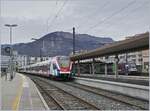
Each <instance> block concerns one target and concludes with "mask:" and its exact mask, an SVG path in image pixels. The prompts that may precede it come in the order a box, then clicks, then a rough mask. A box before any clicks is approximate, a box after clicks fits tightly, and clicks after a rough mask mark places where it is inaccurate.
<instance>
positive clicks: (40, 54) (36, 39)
mask: <svg viewBox="0 0 150 111" xmlns="http://www.w3.org/2000/svg"><path fill="white" fill-rule="evenodd" d="M31 40H39V39H36V38H31ZM42 49H44V40H43V41H42V48H40V58H41V61H42Z"/></svg>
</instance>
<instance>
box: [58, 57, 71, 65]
mask: <svg viewBox="0 0 150 111" xmlns="http://www.w3.org/2000/svg"><path fill="white" fill-rule="evenodd" d="M58 64H59V66H60V67H69V64H70V60H69V58H68V57H59V58H58Z"/></svg>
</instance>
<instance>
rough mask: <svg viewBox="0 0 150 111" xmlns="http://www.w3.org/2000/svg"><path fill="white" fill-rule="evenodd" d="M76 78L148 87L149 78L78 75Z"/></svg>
mask: <svg viewBox="0 0 150 111" xmlns="http://www.w3.org/2000/svg"><path fill="white" fill-rule="evenodd" d="M76 77H83V78H91V79H98V80H106V81H112V82H121V83H129V84H136V85H143V86H149V77H146V76H128V75H118V77H117V78H115V75H104V74H103V75H102V74H94V75H93V74H80V75H76Z"/></svg>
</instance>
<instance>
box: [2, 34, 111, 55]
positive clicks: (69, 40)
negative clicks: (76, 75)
mask: <svg viewBox="0 0 150 111" xmlns="http://www.w3.org/2000/svg"><path fill="white" fill-rule="evenodd" d="M43 41H44V48H42V47H43ZM112 42H113V40H112V39H111V38H109V37H95V36H91V35H88V34H76V36H75V50H76V51H79V50H91V49H95V48H98V47H101V46H103V45H104V44H107V43H112ZM4 47H5V45H2V48H4ZM72 47H73V37H72V33H69V32H53V33H49V34H47V35H45V36H43V37H41V38H40V39H38V40H36V41H33V42H30V43H19V44H14V45H13V48H14V49H15V50H17V51H18V53H19V54H21V55H29V56H40V54H41V55H42V56H56V55H69V54H70V53H71V52H72V50H73V48H72Z"/></svg>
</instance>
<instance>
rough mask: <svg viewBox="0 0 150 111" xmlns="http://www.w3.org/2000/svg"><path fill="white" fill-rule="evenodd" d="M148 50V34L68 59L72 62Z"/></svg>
mask: <svg viewBox="0 0 150 111" xmlns="http://www.w3.org/2000/svg"><path fill="white" fill-rule="evenodd" d="M144 49H149V32H146V33H142V34H138V35H135V36H132V37H129V39H126V40H122V41H117V42H113V43H112V44H106V45H104V46H102V47H100V48H97V49H94V50H91V51H89V52H85V53H81V54H76V55H73V56H71V57H70V59H71V60H72V61H77V60H84V59H90V58H97V57H102V56H109V55H116V54H123V53H129V52H135V51H140V50H144Z"/></svg>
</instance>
